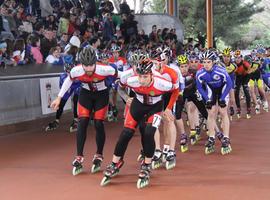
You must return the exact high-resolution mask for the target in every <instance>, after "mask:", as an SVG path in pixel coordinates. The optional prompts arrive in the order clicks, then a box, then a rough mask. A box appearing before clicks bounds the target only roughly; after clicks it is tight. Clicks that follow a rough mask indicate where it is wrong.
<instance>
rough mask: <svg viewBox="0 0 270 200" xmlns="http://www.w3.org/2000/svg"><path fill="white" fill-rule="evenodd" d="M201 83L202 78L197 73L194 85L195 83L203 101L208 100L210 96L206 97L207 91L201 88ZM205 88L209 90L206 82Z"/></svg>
mask: <svg viewBox="0 0 270 200" xmlns="http://www.w3.org/2000/svg"><path fill="white" fill-rule="evenodd" d="M202 83H203V80H202V79H201V75H200V74H199V73H198V74H197V76H196V85H197V89H198V92H199V93H200V94H201V95H202V97H203V98H204V100H205V101H209V100H210V99H211V98H210V97H208V95H207V94H208V93H207V91H205V90H204V89H203V85H202ZM206 88H207V90H211V89H210V88H209V86H208V85H207V84H206Z"/></svg>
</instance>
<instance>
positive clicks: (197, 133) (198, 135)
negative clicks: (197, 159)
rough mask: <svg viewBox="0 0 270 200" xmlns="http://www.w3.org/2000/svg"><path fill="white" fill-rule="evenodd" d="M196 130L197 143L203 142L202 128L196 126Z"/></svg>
mask: <svg viewBox="0 0 270 200" xmlns="http://www.w3.org/2000/svg"><path fill="white" fill-rule="evenodd" d="M195 130H196V141H197V142H199V141H200V140H201V128H200V127H199V126H196V127H195Z"/></svg>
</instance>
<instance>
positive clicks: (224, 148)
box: [221, 137, 232, 155]
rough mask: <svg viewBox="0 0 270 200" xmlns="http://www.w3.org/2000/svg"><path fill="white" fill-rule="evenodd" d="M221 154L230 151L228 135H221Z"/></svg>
mask: <svg viewBox="0 0 270 200" xmlns="http://www.w3.org/2000/svg"><path fill="white" fill-rule="evenodd" d="M221 143H222V145H221V154H222V155H226V154H229V153H231V152H232V147H231V142H230V138H228V137H223V139H222V140H221Z"/></svg>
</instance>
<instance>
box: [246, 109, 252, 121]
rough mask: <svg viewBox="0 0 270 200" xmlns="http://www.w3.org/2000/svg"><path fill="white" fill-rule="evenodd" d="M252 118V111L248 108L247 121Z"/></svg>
mask: <svg viewBox="0 0 270 200" xmlns="http://www.w3.org/2000/svg"><path fill="white" fill-rule="evenodd" d="M250 118H251V109H250V108H248V109H247V119H250Z"/></svg>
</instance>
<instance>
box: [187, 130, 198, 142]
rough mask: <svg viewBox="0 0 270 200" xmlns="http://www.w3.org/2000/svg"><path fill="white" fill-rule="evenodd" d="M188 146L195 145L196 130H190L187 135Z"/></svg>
mask: <svg viewBox="0 0 270 200" xmlns="http://www.w3.org/2000/svg"><path fill="white" fill-rule="evenodd" d="M189 139H190V144H191V145H195V144H196V143H197V140H196V130H194V129H191V130H190V134H189Z"/></svg>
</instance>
